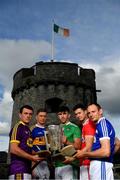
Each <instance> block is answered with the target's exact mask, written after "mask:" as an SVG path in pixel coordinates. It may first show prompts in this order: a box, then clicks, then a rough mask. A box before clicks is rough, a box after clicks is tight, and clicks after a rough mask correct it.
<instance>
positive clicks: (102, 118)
mask: <svg viewBox="0 0 120 180" xmlns="http://www.w3.org/2000/svg"><path fill="white" fill-rule="evenodd" d="M104 119H105V117H101V118H100V119H99V120H98V122H97V124H98V123H99V122H100V121H101V120H104Z"/></svg>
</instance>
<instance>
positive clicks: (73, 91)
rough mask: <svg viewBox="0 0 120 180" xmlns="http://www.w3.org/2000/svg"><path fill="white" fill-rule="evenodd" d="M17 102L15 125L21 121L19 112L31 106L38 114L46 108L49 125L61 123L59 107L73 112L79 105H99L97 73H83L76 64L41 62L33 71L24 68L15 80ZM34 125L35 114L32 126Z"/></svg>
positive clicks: (14, 106)
mask: <svg viewBox="0 0 120 180" xmlns="http://www.w3.org/2000/svg"><path fill="white" fill-rule="evenodd" d="M13 81H14V83H13V90H12V97H13V100H14V105H13V115H12V125H13V124H14V123H15V122H16V118H17V119H18V109H19V108H20V107H21V106H22V105H24V104H29V105H31V106H32V107H33V108H34V111H35V113H36V110H37V109H38V108H40V107H46V108H47V110H48V122H47V123H48V124H49V123H53V122H54V123H56V124H57V123H58V120H57V117H56V112H57V109H58V107H59V105H62V104H64V105H68V106H69V108H70V109H72V107H73V105H75V104H76V103H78V102H81V103H86V104H88V103H90V102H96V98H97V97H96V82H95V71H94V70H92V69H84V68H82V67H80V66H78V64H76V63H67V62H39V63H36V64H35V65H34V66H32V67H30V68H22V69H20V70H19V71H17V72H16V73H15V75H14V78H13ZM33 123H35V114H34V116H33V119H32V124H33Z"/></svg>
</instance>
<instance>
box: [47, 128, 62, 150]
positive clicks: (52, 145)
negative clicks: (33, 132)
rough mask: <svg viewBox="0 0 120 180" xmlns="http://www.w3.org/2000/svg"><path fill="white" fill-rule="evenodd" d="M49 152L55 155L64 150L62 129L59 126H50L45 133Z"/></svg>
mask: <svg viewBox="0 0 120 180" xmlns="http://www.w3.org/2000/svg"><path fill="white" fill-rule="evenodd" d="M45 140H46V146H47V150H50V151H51V152H53V153H56V152H59V151H60V150H61V148H62V129H61V127H60V126H59V125H49V126H48V131H46V132H45Z"/></svg>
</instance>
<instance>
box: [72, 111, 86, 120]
mask: <svg viewBox="0 0 120 180" xmlns="http://www.w3.org/2000/svg"><path fill="white" fill-rule="evenodd" d="M74 113H75V117H76V119H78V120H79V121H81V122H83V121H84V120H85V119H86V117H87V111H86V110H82V109H81V108H78V109H76V110H75V111H74Z"/></svg>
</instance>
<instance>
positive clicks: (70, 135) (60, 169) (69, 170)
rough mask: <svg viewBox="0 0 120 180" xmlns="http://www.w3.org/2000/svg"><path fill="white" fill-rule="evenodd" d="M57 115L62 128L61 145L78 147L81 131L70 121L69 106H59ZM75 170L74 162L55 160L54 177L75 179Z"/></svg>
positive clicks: (68, 179)
mask: <svg viewBox="0 0 120 180" xmlns="http://www.w3.org/2000/svg"><path fill="white" fill-rule="evenodd" d="M57 115H58V118H59V120H60V122H61V127H62V130H63V138H62V143H63V145H64V146H67V145H73V146H74V148H75V149H80V145H81V141H80V138H81V131H80V128H79V127H78V126H77V125H76V124H73V123H72V122H70V111H69V108H68V107H67V106H61V107H59V110H58V114H57ZM77 170H78V168H77V165H76V162H72V164H66V163H64V162H63V161H60V160H56V161H55V179H62V180H63V179H64V180H66V179H67V180H72V179H77V173H76V172H77Z"/></svg>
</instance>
